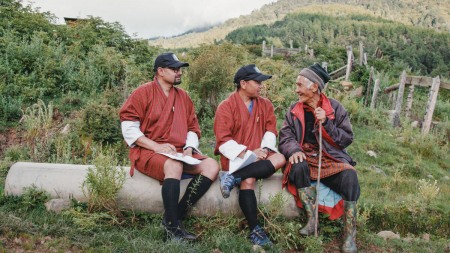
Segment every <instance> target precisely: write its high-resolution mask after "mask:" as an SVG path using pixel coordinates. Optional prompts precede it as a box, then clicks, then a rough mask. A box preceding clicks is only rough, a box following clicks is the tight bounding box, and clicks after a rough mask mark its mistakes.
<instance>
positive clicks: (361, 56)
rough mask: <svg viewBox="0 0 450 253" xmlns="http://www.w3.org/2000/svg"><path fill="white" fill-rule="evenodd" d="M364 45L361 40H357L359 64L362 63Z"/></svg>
mask: <svg viewBox="0 0 450 253" xmlns="http://www.w3.org/2000/svg"><path fill="white" fill-rule="evenodd" d="M363 56H364V46H363V43H362V41H360V42H359V66H362V64H363Z"/></svg>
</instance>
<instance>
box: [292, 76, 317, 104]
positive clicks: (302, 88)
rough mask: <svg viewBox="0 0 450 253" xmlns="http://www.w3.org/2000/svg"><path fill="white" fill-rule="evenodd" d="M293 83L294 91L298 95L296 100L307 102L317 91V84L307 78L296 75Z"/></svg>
mask: <svg viewBox="0 0 450 253" xmlns="http://www.w3.org/2000/svg"><path fill="white" fill-rule="evenodd" d="M295 84H296V88H295V93H297V95H298V98H299V99H298V101H299V102H300V103H307V104H308V102H310V101H312V99H313V97H314V94H315V93H317V84H315V83H312V82H311V81H310V80H309V79H307V78H305V77H304V76H300V75H299V76H298V77H297V82H296V83H295ZM308 86H309V87H308Z"/></svg>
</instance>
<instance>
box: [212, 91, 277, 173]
mask: <svg viewBox="0 0 450 253" xmlns="http://www.w3.org/2000/svg"><path fill="white" fill-rule="evenodd" d="M265 132H272V133H273V134H275V136H277V135H278V132H277V120H276V117H275V113H274V109H273V105H272V102H270V100H268V99H267V98H263V97H257V98H255V99H253V109H252V113H251V114H250V112H249V111H248V109H247V106H246V105H245V103H244V101H243V100H242V98H241V97H240V95H239V93H238V92H233V93H232V94H231V95H230V96H229V97H228V98H227V99H225V100H224V101H222V103H220V105H219V107H218V108H217V111H216V116H215V118H214V134H215V135H216V147H215V150H214V154H216V155H220V163H221V166H222V170H225V171H228V165H229V160H228V158H226V157H225V156H223V155H222V154H221V153H220V152H219V147H220V146H221V145H222V144H224V143H225V142H227V141H229V140H234V141H236V142H237V143H238V144H242V145H245V146H247V149H248V150H254V149H257V148H260V147H261V141H262V138H263V136H264V134H265Z"/></svg>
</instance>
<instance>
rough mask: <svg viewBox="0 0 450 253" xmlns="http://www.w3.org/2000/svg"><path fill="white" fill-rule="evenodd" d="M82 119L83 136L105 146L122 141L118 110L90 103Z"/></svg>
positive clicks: (105, 105)
mask: <svg viewBox="0 0 450 253" xmlns="http://www.w3.org/2000/svg"><path fill="white" fill-rule="evenodd" d="M82 118H83V123H82V127H81V133H82V135H84V136H88V137H91V138H92V139H93V140H94V141H99V142H101V143H103V144H108V143H109V144H113V143H117V142H119V141H121V140H122V134H121V131H120V121H119V116H118V111H117V109H116V108H114V107H112V106H110V105H107V104H95V103H90V104H88V105H87V106H86V108H85V109H84V110H83V115H82Z"/></svg>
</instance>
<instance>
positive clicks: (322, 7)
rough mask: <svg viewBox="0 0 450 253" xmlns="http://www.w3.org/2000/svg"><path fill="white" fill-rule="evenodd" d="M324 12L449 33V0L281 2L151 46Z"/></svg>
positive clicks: (177, 44) (192, 42) (213, 37)
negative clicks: (387, 21)
mask: <svg viewBox="0 0 450 253" xmlns="http://www.w3.org/2000/svg"><path fill="white" fill-rule="evenodd" d="M302 10H303V11H305V10H306V11H313V12H317V11H321V12H326V13H327V14H328V15H331V16H335V15H340V14H342V13H343V12H345V13H348V12H350V13H353V14H360V15H361V14H363V15H371V16H374V17H381V18H383V19H387V20H391V21H396V22H400V23H403V24H406V25H412V26H420V27H424V28H432V29H437V30H441V31H446V32H448V31H450V13H449V10H450V1H440V0H429V1H419V0H279V1H277V2H275V3H271V4H267V5H265V6H263V7H262V8H261V9H259V10H256V11H253V12H252V13H251V14H250V15H245V16H240V17H239V18H234V19H230V20H228V21H226V22H225V23H223V24H222V25H219V26H216V27H214V28H212V29H210V30H208V31H205V32H199V33H189V34H184V35H182V36H176V37H172V38H160V39H156V40H151V41H149V43H150V44H151V45H158V46H163V47H165V48H183V47H193V46H198V45H200V44H205V43H206V44H212V43H214V42H215V41H219V40H222V39H224V38H225V36H226V35H227V34H228V33H230V32H232V31H233V30H235V29H237V28H240V27H244V26H248V25H261V24H272V23H274V22H275V21H279V20H282V19H283V18H284V17H285V16H286V15H287V14H289V13H293V12H296V11H302Z"/></svg>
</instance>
